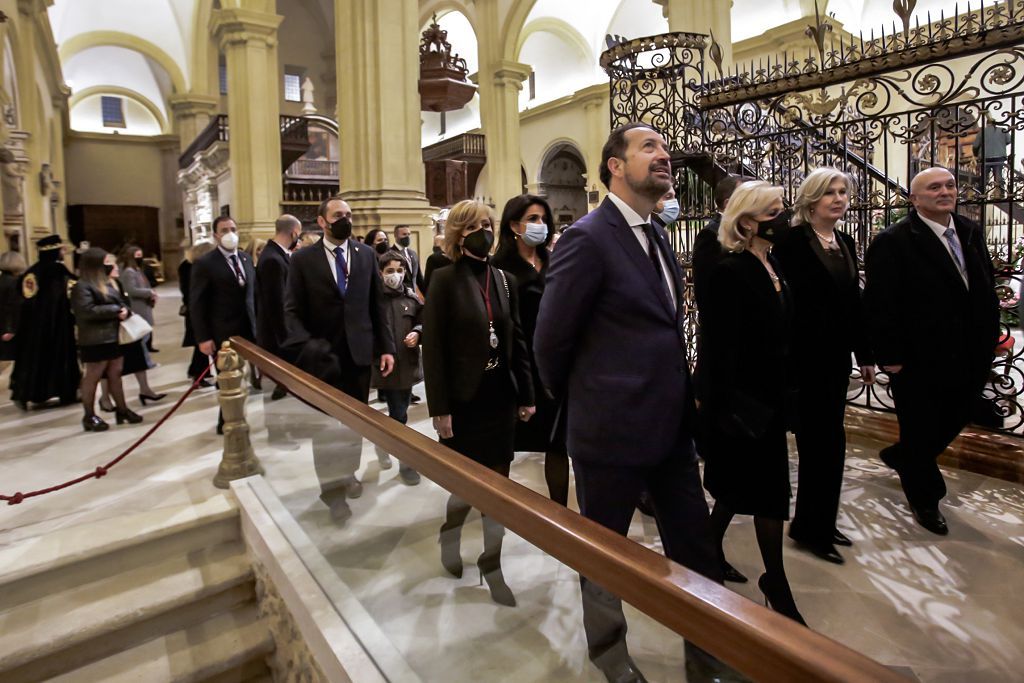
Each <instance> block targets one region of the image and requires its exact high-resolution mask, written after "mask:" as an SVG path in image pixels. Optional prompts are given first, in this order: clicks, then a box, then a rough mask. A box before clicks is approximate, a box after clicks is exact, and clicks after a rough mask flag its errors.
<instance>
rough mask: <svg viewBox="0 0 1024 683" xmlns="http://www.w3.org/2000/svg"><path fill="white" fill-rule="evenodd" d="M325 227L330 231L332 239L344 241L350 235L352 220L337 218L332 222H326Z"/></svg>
mask: <svg viewBox="0 0 1024 683" xmlns="http://www.w3.org/2000/svg"><path fill="white" fill-rule="evenodd" d="M327 229H328V230H329V231H330V233H331V239H332V240H335V241H337V242H344V241H345V240H347V239H348V238H349V237H351V236H352V221H350V220H349V219H348V218H339V219H338V220H336V221H334V222H333V223H328V224H327Z"/></svg>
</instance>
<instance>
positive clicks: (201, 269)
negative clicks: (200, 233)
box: [188, 247, 256, 350]
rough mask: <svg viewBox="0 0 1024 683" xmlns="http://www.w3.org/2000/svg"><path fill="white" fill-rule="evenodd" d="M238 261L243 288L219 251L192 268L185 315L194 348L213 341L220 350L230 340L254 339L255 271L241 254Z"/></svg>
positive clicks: (215, 251) (200, 260) (244, 255)
mask: <svg viewBox="0 0 1024 683" xmlns="http://www.w3.org/2000/svg"><path fill="white" fill-rule="evenodd" d="M238 259H239V262H240V263H241V265H242V271H243V274H244V275H245V286H244V287H241V286H239V284H238V279H237V278H236V277H235V273H234V271H233V270H232V269H231V266H230V265H229V264H228V260H227V259H226V258H224V254H222V253H221V251H220V248H219V247H218V248H216V249H214V250H213V251H211V252H210V253H208V254H206V255H204V256H202V257H200V258H199V259H197V260H196V262H195V263H194V264H192V282H191V284H190V286H189V304H188V309H189V310H188V312H189V315H190V316H191V318H192V330H193V333H194V335H195V339H196V343H197V344H199V343H202V342H204V341H207V340H209V339H212V340H213V341H214V343H215V344H216V345H217V349H218V350H219V349H220V345H221V344H222V343H223V342H225V341H227V340H228V338H230V337H232V336H236V335H237V336H239V337H244V338H246V339H250V340H252V339H255V338H256V327H255V325H256V269H255V268H253V265H252V259H251V258H249V255H248V254H246V253H245V252H244V251H241V250H239V251H238Z"/></svg>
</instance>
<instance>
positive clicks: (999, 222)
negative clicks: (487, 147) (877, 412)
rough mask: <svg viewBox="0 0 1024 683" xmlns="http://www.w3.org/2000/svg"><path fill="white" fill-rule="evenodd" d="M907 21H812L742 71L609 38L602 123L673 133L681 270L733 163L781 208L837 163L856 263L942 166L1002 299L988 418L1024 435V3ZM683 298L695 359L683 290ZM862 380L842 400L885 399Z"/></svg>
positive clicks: (702, 54)
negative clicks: (848, 32) (912, 190)
mask: <svg viewBox="0 0 1024 683" xmlns="http://www.w3.org/2000/svg"><path fill="white" fill-rule="evenodd" d="M897 5H899V3H897ZM908 19H909V17H908ZM908 19H907V20H904V17H902V16H901V23H902V24H903V30H902V31H899V30H896V29H895V28H894V30H893V31H891V32H888V35H886V34H883V35H882V36H881V37H880V38H878V39H874V38H871V39H869V40H867V41H864V40H863V39H860V40H855V39H854V38H853V37H852V36H839V37H837V38H836V42H837V43H839V45H838V47H836V46H832V47H829V46H827V45H825V42H824V39H823V38H822V36H823V35H825V34H826V33H828V32H830V31H831V28H830V27H827V23H828V22H827V20H822V19H820V18H819V22H818V26H817V27H816V28H815V27H811V30H809V31H808V35H809V36H810V37H811V38H812V40H813V41H814V46H813V48H817V49H816V50H815V49H813V48H812V50H810V51H809V54H808V56H807V58H806V59H805V60H802V61H801V60H796V59H790V58H789V56H783V57H782V58H780V59H778V60H774V61H773V60H768V61H767V65H765V64H764V63H762V64H761V65H751V66H750V68H749V69H747V70H744V71H740V70H738V69H734V70H729V69H726V70H724V71H723V66H722V63H721V57H720V55H721V52H720V48H719V47H718V45H717V44H716V43H715V42H714V41H712V40H709V39H708V37H707V36H704V35H701V34H693V33H672V34H665V35H660V36H653V37H650V38H642V39H638V40H633V41H630V42H626V43H621V44H618V45H615V46H613V47H611V48H610V49H609V50H608V51H606V52H605V53H604V54H603V55H602V58H601V65H602V67H603V68H604V69H605V70H606V72H607V73H608V75H609V77H610V93H611V95H610V96H611V107H610V110H611V125H612V127H614V126H617V125H620V124H622V123H625V122H628V121H644V122H647V123H650V124H651V125H652V126H654V127H656V128H657V129H658V130H660V131H662V133H663V134H664V135H665V137H666V139H667V140H668V142H669V146H670V147H671V149H672V156H673V168H674V172H675V176H676V186H677V187H676V191H677V195H678V197H679V202H680V206H681V211H682V213H681V216H680V219H679V220H678V221H677V223H676V224H675V225H674V227H673V229H672V230H671V231H670V234H671V237H672V243H673V246H674V248H675V249H676V252H677V253H678V255H679V259H680V263H681V264H682V265H683V266H684V268H685V269H686V270H687V272H689V261H690V252H691V248H692V244H693V239H694V237H695V236H696V234H697V232H698V231H699V230H700V229H701V228H702V227H703V226H704V224H705V223H706V222H707V220H709V219H710V218H712V217H713V216H714V212H715V210H714V206H713V203H712V200H711V190H712V188H713V186H714V184H715V183H716V182H717V181H718V180H720V179H721V178H722V177H724V176H725V175H726V174H727V173H734V174H742V175H747V176H754V177H758V178H761V179H764V180H767V181H769V182H771V183H773V184H776V185H780V186H782V187H783V188H784V194H785V197H786V199H787V200H788V201H790V202H791V201H792V200H793V198H794V197H795V196H796V193H797V189H798V187H799V185H800V183H801V181H802V180H803V178H804V177H805V176H806V174H807V173H808V172H809V171H811V170H813V169H814V168H817V167H820V166H835V167H837V168H840V169H842V170H844V171H846V172H847V173H849V174H850V175H851V176H852V177H853V179H854V182H855V191H854V193H853V196H852V198H851V204H850V209H849V212H848V213H847V216H846V219H845V225H844V226H843V228H844V229H845V230H847V231H848V232H849V233H850V234H851V235H853V236H854V238H855V239H856V241H857V245H858V252H859V253H858V256H859V257H861V258H863V254H864V249H865V248H866V247H867V244H868V243H869V242H870V240H871V239H872V237H873V236H874V235H875V234H876V233H877V232H879V231H880V230H881V229H883V228H884V227H885V226H887V225H889V224H891V223H893V222H895V221H896V220H898V219H899V218H901V217H902V216H903V215H904V214H905V213H906V211H907V210H908V208H909V206H910V204H909V200H908V190H907V187H908V185H909V182H910V179H911V178H912V177H913V176H914V174H915V173H917V171H919V170H920V169H922V168H927V167H930V166H936V165H937V166H945V167H946V168H948V169H949V170H950V171H952V172H953V173H954V175H955V176H956V178H957V181H958V185H959V207H958V211H959V212H960V213H961V214H963V215H965V216H967V217H968V218H971V219H973V220H974V221H976V222H978V223H980V224H981V225H983V226H984V228H985V234H986V237H987V241H988V246H989V251H990V253H991V255H992V258H993V263H994V265H995V268H996V271H997V293H998V295H999V300H1000V302H1001V305H1002V307H1003V316H1002V339H1001V341H1000V347H999V349H998V350H997V355H996V357H995V359H994V362H993V368H992V375H991V381H990V382H989V385H988V387H987V388H986V392H985V394H986V397H987V398H988V399H989V403H990V405H991V407H992V415H991V416H990V419H989V420H988V424H986V425H985V426H989V427H992V428H995V429H998V430H1000V431H1005V432H1010V433H1016V434H1024V398H1022V393H1024V343H1022V342H1024V339H1022V338H1021V336H1020V333H1019V331H1018V332H1016V335H1015V333H1014V330H1017V329H1019V325H1020V322H1019V320H1018V318H1017V297H1018V296H1019V292H1020V290H1021V268H1022V260H1024V173H1022V172H1021V169H1022V166H1019V165H1018V164H1019V163H1020V162H1021V161H1022V159H1021V155H1020V154H1018V153H1017V152H1016V151H1015V150H1018V149H1021V150H1024V1H1022V0H1011V1H1010V2H1003V3H992V4H989V5H987V6H986V5H983V6H980V7H977V8H976V9H973V10H972V9H970V8H968V10H967V11H966V13H964V14H958V15H955V16H954V17H953V18H946V17H945V16H944V15H940V17H939V19H938V21H935V22H929V23H927V24H926V25H925V26H916V27H910V25H909V20H908ZM706 57H707V58H708V61H706ZM709 67H710V68H709ZM710 71H714V72H715V76H717V77H714V78H713V77H712V76H711V74H710ZM688 280H690V278H688ZM688 287H689V285H688ZM686 301H687V304H688V306H689V309H688V313H689V315H688V318H687V320H688V321H689V322H688V329H687V333H688V334H689V335H690V349H691V356H690V358H691V362H693V360H694V356H693V353H692V351H693V350H694V349H695V343H694V338H695V335H696V311H695V303H694V300H693V296H692V292H689V291H688V293H687V296H686ZM858 380H859V378H858V375H857V372H856V370H854V372H853V374H852V375H851V384H850V387H851V389H850V395H849V396H850V400H851V402H854V403H857V404H860V405H866V406H869V407H874V408H879V409H883V410H888V409H891V408H892V405H893V402H892V396H891V391H890V387H889V383H888V378H887V377H886V376H885V374H884V373H882V374H881V375H880V377H879V381H878V382H877V383H876V384H875V385H874V386H871V387H869V386H866V385H864V384H862V383H861V382H859V381H858Z"/></svg>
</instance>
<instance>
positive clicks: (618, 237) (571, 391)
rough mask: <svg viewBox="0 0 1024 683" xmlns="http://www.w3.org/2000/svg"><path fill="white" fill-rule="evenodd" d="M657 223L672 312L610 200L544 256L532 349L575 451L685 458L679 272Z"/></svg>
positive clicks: (689, 403) (647, 459) (688, 422)
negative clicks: (671, 288)
mask: <svg viewBox="0 0 1024 683" xmlns="http://www.w3.org/2000/svg"><path fill="white" fill-rule="evenodd" d="M656 231H657V234H658V235H659V240H658V245H657V246H658V248H659V249H660V250H661V253H662V255H663V256H664V257H665V260H666V261H667V263H668V264H669V267H670V269H671V274H672V279H673V281H674V285H675V288H676V293H677V298H678V301H679V306H678V310H677V311H675V312H673V310H672V306H671V302H670V300H669V298H668V294H667V293H666V292H665V288H664V286H663V285H662V283H661V282H659V281H658V278H657V275H656V273H655V271H654V268H653V267H652V266H651V260H650V258H649V257H648V255H647V254H646V253H644V250H643V247H641V246H640V242H639V241H638V240H637V238H636V236H635V235H634V233H633V231H632V230H631V229H630V228H629V226H628V225H627V224H626V220H625V219H624V218H623V216H622V213H621V212H620V211H619V209H618V207H616V206H615V204H613V203H612V201H611V200H610V199H607V198H606V199H605V200H604V202H602V204H601V205H600V206H599V207H598V208H597V209H595V210H594V211H592V212H591V213H589V214H587V215H586V216H584V217H583V218H581V219H580V220H579V221H577V222H576V223H574V224H573V226H572V227H571V228H569V229H568V230H566V231H565V232H564V233H562V237H561V239H559V241H558V248H557V249H555V250H554V253H553V255H552V258H551V265H550V267H549V269H548V273H547V280H546V287H545V291H544V298H543V299H542V300H541V304H540V313H539V315H538V318H537V331H536V333H535V336H534V340H533V350H534V354H535V357H536V362H537V366H538V370H539V371H540V377H541V379H542V381H543V382H544V386H545V387H546V388H547V389H548V390H549V391H550V392H551V393H552V394H553V395H555V396H556V397H558V398H560V399H561V400H563V401H564V405H563V411H564V419H565V420H566V421H567V423H566V429H567V434H566V436H567V441H568V448H569V454H570V455H571V456H572V457H573V458H574V459H579V460H582V461H584V462H591V463H595V464H609V465H618V466H648V465H653V464H656V463H658V462H661V461H663V460H665V459H666V458H668V457H672V456H679V457H690V458H692V457H693V443H692V438H690V437H691V435H692V428H693V426H694V425H693V416H694V407H693V394H692V391H691V389H690V370H689V366H688V364H687V361H686V353H685V340H684V336H683V305H682V304H683V297H682V292H683V284H682V277H681V274H680V272H679V268H678V266H677V265H676V260H675V257H674V255H673V254H672V253H671V250H670V249H669V246H668V239H667V237H666V235H665V232H664V231H663V230H661V229H660V228H656ZM442 272H443V271H442ZM439 275H440V273H439V274H438V276H439Z"/></svg>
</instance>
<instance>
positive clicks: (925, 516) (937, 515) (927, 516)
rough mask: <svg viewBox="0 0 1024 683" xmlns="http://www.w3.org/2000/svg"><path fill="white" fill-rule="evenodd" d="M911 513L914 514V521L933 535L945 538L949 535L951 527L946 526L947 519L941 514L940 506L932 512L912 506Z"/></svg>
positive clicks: (931, 510)
mask: <svg viewBox="0 0 1024 683" xmlns="http://www.w3.org/2000/svg"><path fill="white" fill-rule="evenodd" d="M910 511H911V512H912V513H913V514H914V520H915V521H917V523H918V524H920V525H921V526H923V527H924V528H925V529H927V530H928V531H930V532H932V533H933V534H938V535H939V536H945V535H946V534H948V533H949V527H948V526H946V518H945V517H943V516H942V513H941V512H939V506H938V505H936V506H935V508H933V509H930V510H925V509H923V508H918V507H914V506H913V505H911V506H910Z"/></svg>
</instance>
